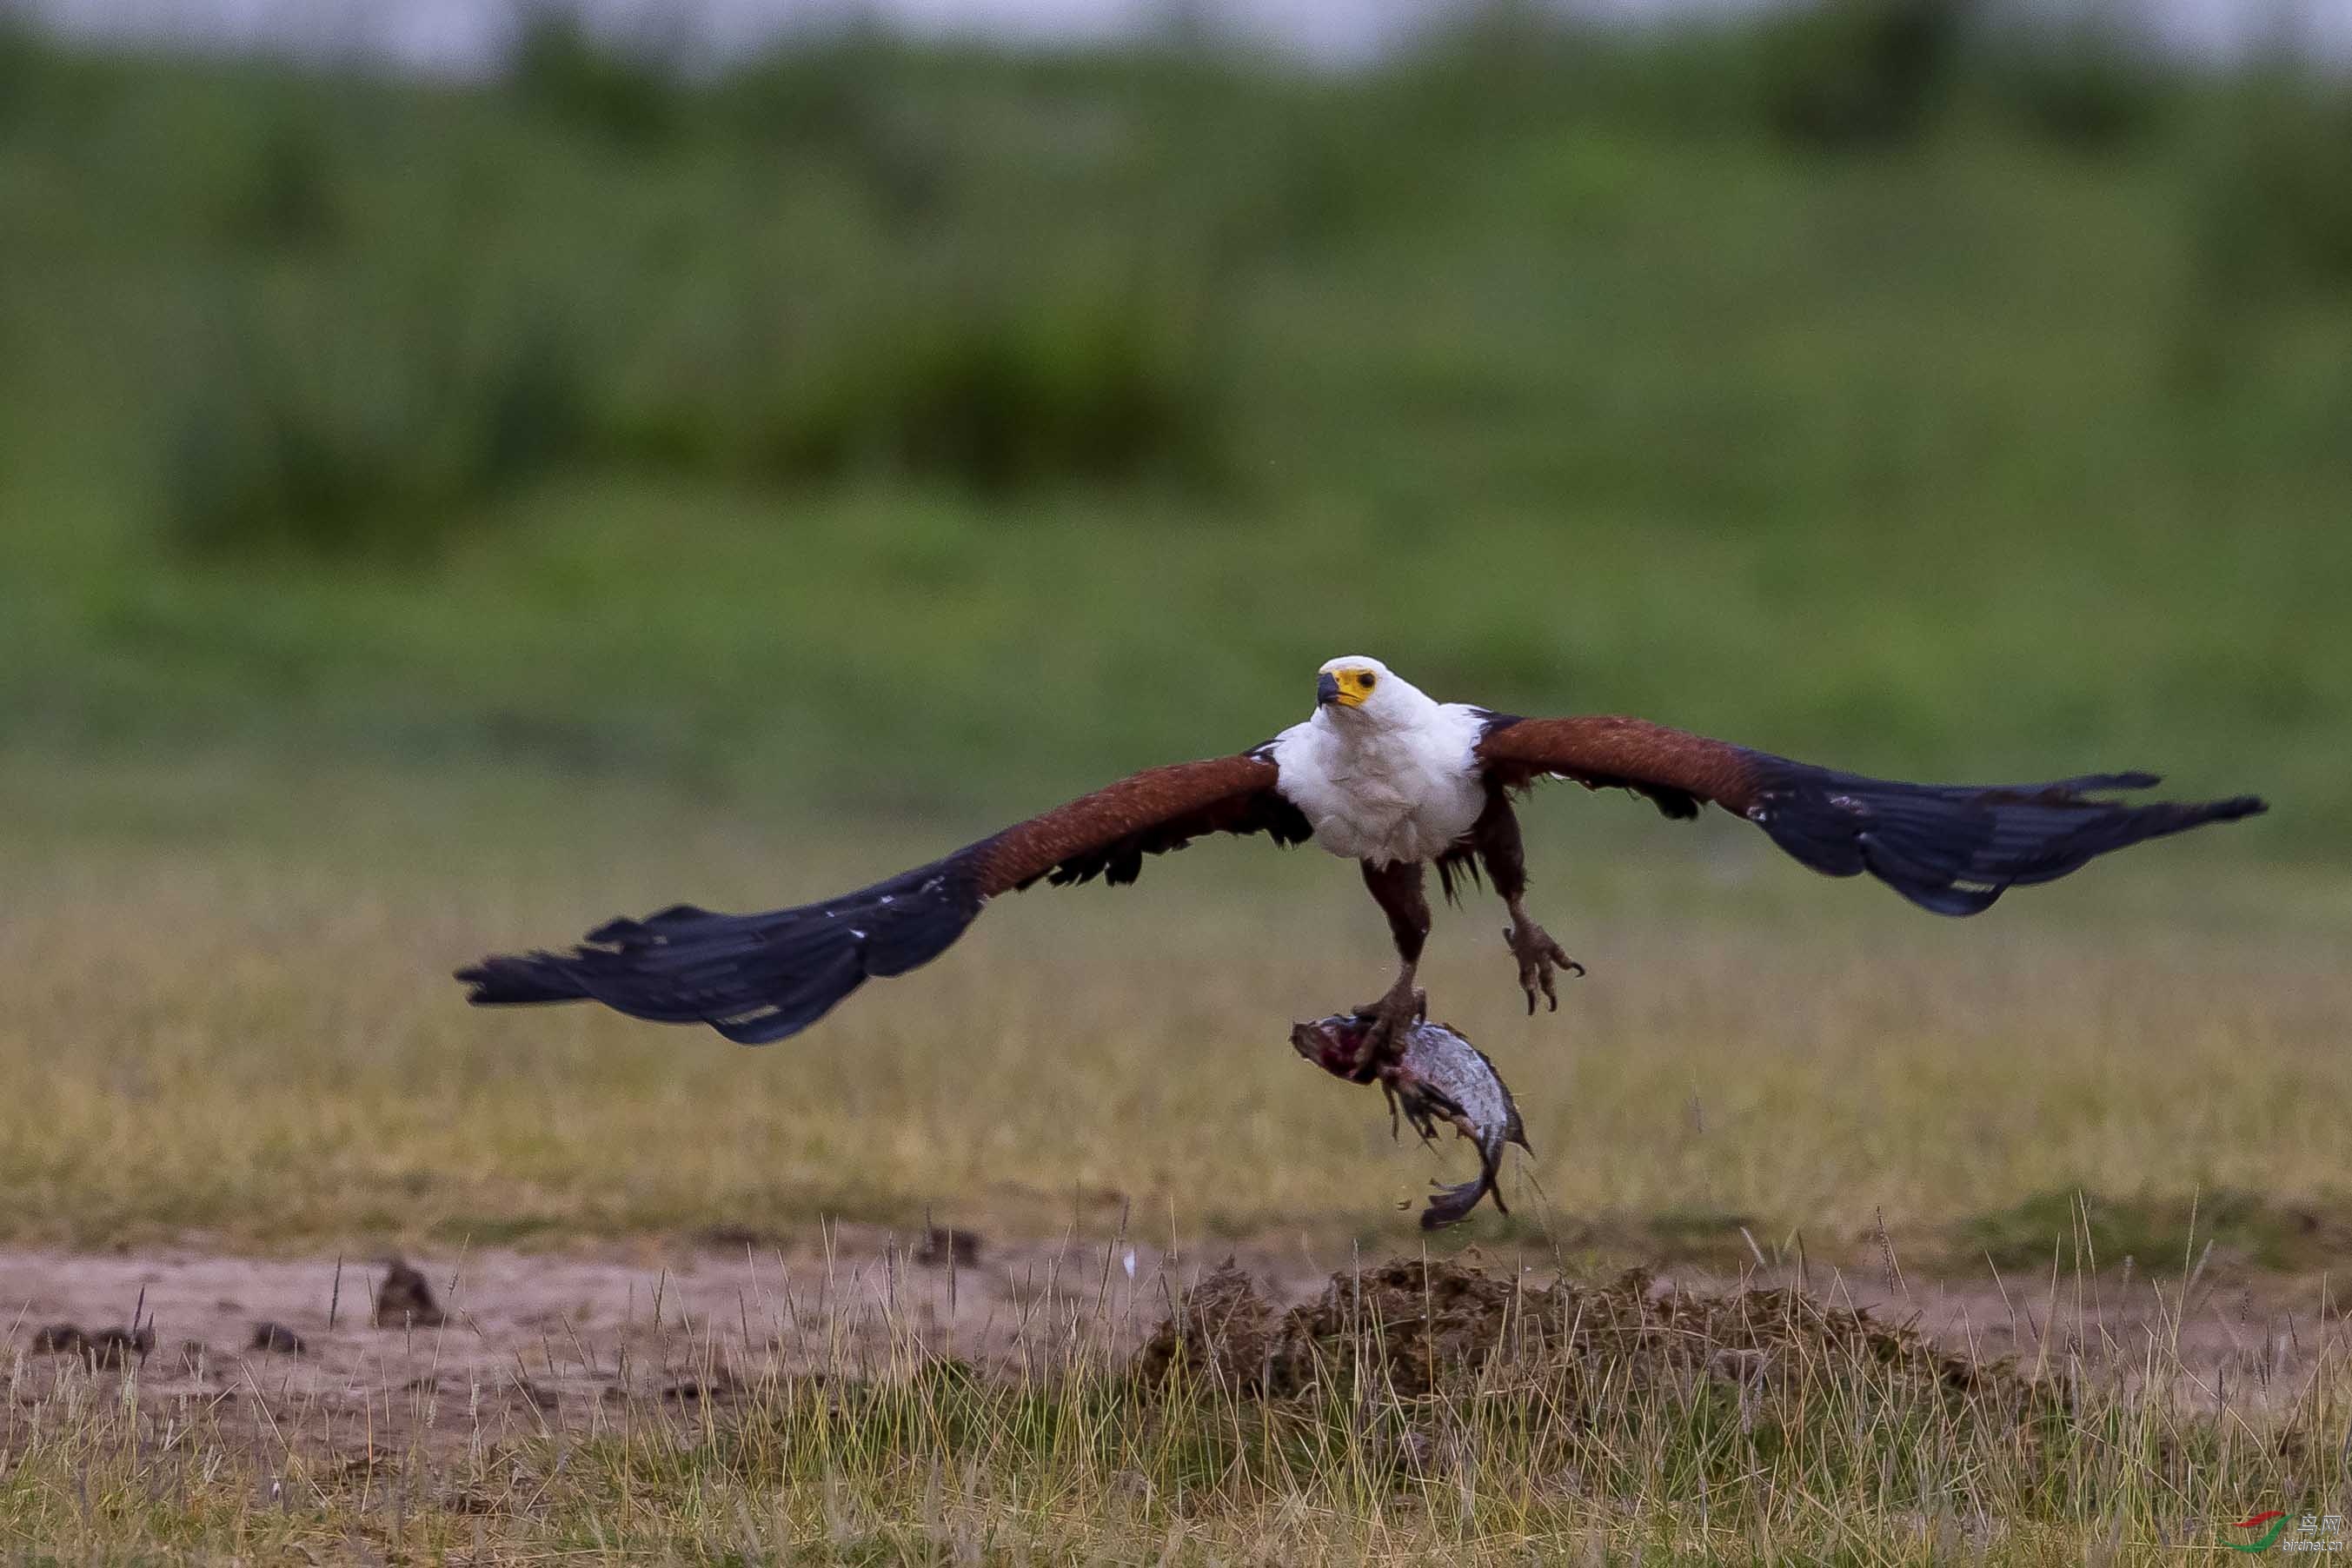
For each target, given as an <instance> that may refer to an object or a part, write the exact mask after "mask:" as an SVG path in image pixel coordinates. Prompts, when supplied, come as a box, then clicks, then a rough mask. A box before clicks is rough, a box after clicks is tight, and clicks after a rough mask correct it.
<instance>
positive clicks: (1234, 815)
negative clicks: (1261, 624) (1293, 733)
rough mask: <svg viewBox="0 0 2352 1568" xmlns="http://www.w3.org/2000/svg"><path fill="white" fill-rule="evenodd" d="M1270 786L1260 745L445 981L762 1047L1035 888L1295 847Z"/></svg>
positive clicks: (482, 999) (605, 930)
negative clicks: (1004, 898) (910, 860)
mask: <svg viewBox="0 0 2352 1568" xmlns="http://www.w3.org/2000/svg"><path fill="white" fill-rule="evenodd" d="M1277 776H1278V770H1277V769H1276V766H1275V764H1274V763H1272V762H1271V761H1269V760H1268V759H1267V757H1266V754H1265V748H1263V747H1261V748H1259V749H1258V750H1257V751H1255V752H1244V753H1242V754H1241V755H1239V756H1233V757H1213V758H1211V759H1209V760H1207V761H1204V762H1197V763H1174V764H1172V765H1171V766H1168V767H1164V768H1152V769H1149V770H1147V771H1146V772H1143V773H1136V774H1134V775H1132V776H1131V777H1129V778H1124V779H1121V780H1120V781H1119V782H1118V783H1117V784H1112V785H1110V786H1109V787H1108V788H1107V789H1099V790H1097V791H1095V792H1094V793H1093V794H1092V795H1081V796H1079V797H1078V798H1077V799H1076V800H1074V801H1071V802H1069V803H1068V804H1067V805H1060V806H1056V807H1055V809H1054V810H1052V811H1049V812H1047V813H1045V815H1044V816H1033V817H1031V818H1030V819H1029V820H1028V821H1026V822H1020V823H1015V824H1014V825H1013V826H1011V827H1008V828H1006V829H1004V830H1003V832H1001V833H996V834H992V835H991V836H990V837H986V838H983V839H982V840H980V841H979V842H978V843H976V844H969V845H966V846H965V847H963V848H961V849H959V850H957V851H956V852H955V853H954V854H952V855H949V856H946V857H945V858H941V859H938V860H934V861H932V862H931V863H930V864H929V865H928V866H918V867H917V868H914V869H913V870H911V871H903V872H901V873H899V874H898V876H895V877H892V878H890V879H887V881H881V882H877V883H875V884H874V885H873V886H872V887H870V888H861V889H858V890H857V891H856V892H854V893H845V894H843V895H842V896H841V897H839V898H835V899H826V900H821V901H819V902H817V903H813V904H803V905H801V906H799V907H798V908H796V909H789V910H771V911H769V912H767V913H765V914H752V915H727V914H713V913H711V912H710V911H709V910H700V909H697V908H695V907H694V906H693V905H691V904H679V905H677V906H675V907H674V908H671V909H667V910H662V911H661V912H660V913H658V914H653V915H648V916H646V918H645V919H643V920H616V921H610V922H608V923H606V924H604V925H602V926H599V927H598V928H597V929H596V930H594V931H590V932H589V933H588V935H587V936H586V938H584V939H583V942H582V943H581V944H580V945H579V946H577V947H574V948H573V949H572V950H571V951H570V952H562V953H554V952H531V953H523V954H520V955H514V956H508V957H492V958H486V959H484V960H482V961H481V962H480V963H476V964H473V965H470V966H469V967H467V968H465V969H461V970H459V971H458V972H457V978H458V979H459V980H461V981H463V982H465V984H467V985H468V986H470V987H471V988H472V989H471V991H470V993H469V994H468V995H467V1000H468V1001H471V1002H473V1003H475V1004H476V1005H486V1006H487V1005H503V1004H510V1003H527V1002H571V1001H583V1000H586V1001H596V1002H602V1003H604V1005H606V1006H608V1007H612V1008H615V1009H617V1010H619V1011H621V1012H623V1013H627V1014H629V1015H631V1016H635V1017H639V1018H650V1019H653V1020H655V1021H656V1022H659V1023H670V1024H691V1023H704V1024H709V1026H711V1027H712V1028H714V1029H717V1030H718V1031H719V1033H720V1034H722V1035H724V1036H726V1037H728V1038H729V1039H730V1040H735V1041H738V1042H740V1043H741V1044H744V1045H766V1044H768V1043H769V1042H771V1041H773V1040H781V1039H783V1038H784V1037H787V1036H790V1035H795V1034H798V1033H799V1032H800V1031H801V1030H803V1029H805V1028H807V1027H808V1026H810V1025H811V1024H814V1023H815V1022H816V1021H817V1020H818V1019H819V1018H821V1017H823V1016H824V1015H825V1014H826V1013H827V1012H828V1011H830V1010H831V1009H832V1007H833V1005H835V1003H837V1002H839V1001H840V1000H841V999H842V998H843V997H845V996H846V995H848V994H850V993H851V992H852V991H855V990H856V989H857V987H858V986H859V985H861V984H865V982H866V977H867V976H869V975H876V974H903V973H906V972H907V971H908V970H909V969H912V968H914V967H915V966H916V965H917V964H919V963H928V962H929V960H931V959H933V958H936V957H938V956H939V955H940V952H944V951H945V950H946V949H947V947H948V946H949V944H950V943H951V942H954V941H955V940H956V938H958V937H960V936H961V935H962V934H963V932H964V928H965V927H967V926H969V925H970V924H971V922H972V919H973V917H975V916H976V915H978V914H979V913H980V910H981V906H982V905H983V904H985V903H986V902H987V901H988V900H990V899H992V898H994V897H995V896H996V895H997V894H999V893H1004V892H1011V891H1013V890H1015V889H1021V888H1025V887H1027V886H1029V885H1030V884H1031V883H1032V882H1034V881H1036V880H1037V879H1039V878H1041V877H1042V878H1045V879H1047V880H1049V881H1051V882H1053V883H1055V885H1057V886H1058V885H1061V884H1064V883H1068V882H1084V881H1087V880H1089V879H1092V878H1095V877H1097V876H1099V877H1101V878H1102V879H1104V880H1105V881H1107V882H1111V883H1121V882H1132V881H1133V880H1135V879H1136V877H1137V876H1138V875H1139V872H1140V870H1141V868H1142V863H1143V857H1144V856H1146V855H1158V854H1161V853H1164V852H1166V851H1168V850H1171V849H1181V848H1182V847H1184V846H1185V845H1186V844H1187V843H1189V842H1191V841H1192V839H1194V838H1197V837H1201V836H1202V835H1203V834H1209V833H1243V834H1246V833H1266V834H1270V835H1272V836H1273V837H1274V838H1275V840H1276V842H1277V843H1281V844H1297V843H1300V842H1303V841H1304V840H1306V839H1307V837H1311V831H1312V830H1311V829H1310V828H1309V827H1308V826H1307V819H1306V818H1305V817H1304V816H1301V815H1300V814H1299V811H1298V808H1297V806H1294V805H1291V804H1290V803H1289V802H1288V801H1287V800H1285V799H1284V798H1283V797H1282V795H1279V794H1278V793H1276V789H1275V787H1274V785H1275V781H1276V777H1277Z"/></svg>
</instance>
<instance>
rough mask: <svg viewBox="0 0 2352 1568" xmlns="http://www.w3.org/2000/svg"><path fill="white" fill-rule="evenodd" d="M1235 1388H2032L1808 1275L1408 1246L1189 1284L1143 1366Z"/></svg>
mask: <svg viewBox="0 0 2352 1568" xmlns="http://www.w3.org/2000/svg"><path fill="white" fill-rule="evenodd" d="M1180 1365H1181V1366H1184V1367H1186V1368H1187V1369H1189V1370H1190V1371H1191V1372H1192V1374H1193V1375H1196V1376H1198V1375H1206V1376H1209V1377H1212V1378H1214V1379H1216V1380H1218V1381H1219V1382H1221V1383H1223V1384H1225V1385H1227V1386H1231V1387H1233V1388H1234V1389H1235V1390H1237V1391H1238V1392H1241V1393H1244V1394H1259V1395H1264V1396H1266V1397H1269V1398H1275V1399H1285V1398H1293V1397H1297V1396H1298V1395H1301V1394H1307V1393H1309V1392H1310V1391H1312V1390H1314V1389H1316V1388H1317V1387H1318V1386H1319V1385H1325V1384H1338V1385H1342V1386H1349V1387H1360V1386H1362V1385H1364V1384H1371V1385H1373V1386H1376V1387H1379V1388H1381V1389H1382V1390H1384V1391H1385V1392H1387V1393H1389V1394H1393V1395H1395V1396H1398V1397H1402V1398H1408V1399H1410V1398H1419V1397H1423V1396H1427V1395H1432V1394H1456V1393H1467V1392H1470V1391H1472V1390H1474V1389H1495V1388H1501V1387H1511V1386H1541V1387H1544V1388H1547V1389H1553V1390H1559V1391H1560V1392H1563V1393H1567V1394H1576V1393H1578V1392H1580V1391H1594V1392H1597V1391H1600V1390H1603V1389H1612V1388H1613V1389H1627V1388H1642V1387H1654V1386H1658V1385H1660V1384H1675V1385H1684V1386H1686V1385H1688V1384H1691V1383H1692V1382H1693V1381H1694V1380H1697V1379H1707V1380H1712V1381H1715V1382H1718V1383H1722V1384H1728V1385H1732V1386H1735V1387H1738V1388H1740V1389H1741V1390H1743V1391H1748V1390H1758V1389H1768V1388H1771V1387H1776V1386H1786V1385H1789V1384H1795V1383H1801V1382H1803V1381H1806V1380H1808V1379H1811V1378H1818V1377H1837V1376H1851V1375H1853V1374H1854V1373H1856V1372H1858V1371H1867V1372H1869V1373H1872V1374H1873V1375H1874V1376H1876V1377H1878V1378H1881V1379H1885V1380H1888V1381H1897V1382H1903V1383H1908V1384H1914V1385H1916V1386H1921V1387H1927V1386H1935V1387H1940V1388H1943V1389H1948V1390H1952V1391H1957V1392H1962V1393H1967V1394H1972V1395H1980V1394H2014V1395H2017V1396H2020V1397H2022V1396H2023V1395H2024V1394H2027V1393H2029V1392H2030V1391H2031V1390H2032V1384H2031V1382H2030V1381H2029V1380H2028V1379H2026V1378H2025V1377H2023V1376H2022V1375H2021V1374H2020V1373H2018V1372H2017V1371H2016V1370H2015V1369H2014V1368H2013V1367H2012V1366H2011V1364H2010V1363H2007V1362H2005V1361H2004V1362H1998V1363H1976V1362H1971V1361H1969V1360H1967V1359H1966V1358H1964V1357H1960V1356H1955V1355H1950V1354H1947V1353H1945V1352H1941V1351H1939V1350H1937V1348H1936V1346H1935V1345H1933V1344H1932V1343H1930V1342H1927V1340H1926V1339H1925V1338H1923V1337H1922V1336H1921V1335H1919V1334H1918V1332H1917V1331H1916V1330H1914V1329H1912V1328H1910V1327H1908V1326H1907V1325H1890V1324H1885V1323H1880V1322H1877V1321H1874V1320H1873V1319H1872V1318H1871V1317H1870V1316H1869V1315H1868V1314H1867V1313H1865V1312H1861V1311H1855V1310H1849V1309H1844V1308H1838V1307H1831V1306H1828V1305H1825V1304H1823V1303H1822V1302H1821V1301H1819V1300H1815V1299H1814V1298H1812V1297H1811V1296H1808V1295H1806V1294H1804V1293H1802V1292H1801V1291H1796V1290H1786V1289H1773V1290H1741V1291H1736V1292H1733V1293H1730V1294H1727V1295H1718V1296H1708V1295H1698V1294H1694V1293H1691V1292H1688V1291H1684V1290H1681V1289H1675V1288H1673V1287H1670V1286H1665V1285H1662V1284H1660V1283H1659V1282H1658V1281H1656V1280H1654V1279H1653V1278H1652V1277H1651V1276H1650V1275H1649V1274H1648V1273H1646V1272H1645V1271H1643V1270H1640V1269H1635V1270H1633V1271H1631V1272H1628V1273H1626V1274H1624V1275H1622V1276H1621V1277H1620V1278H1618V1279H1616V1280H1614V1281H1612V1282H1611V1283H1609V1284H1606V1285H1582V1284H1576V1283H1573V1282H1570V1281H1566V1280H1563V1281H1561V1282H1559V1283H1558V1284H1555V1285H1551V1286H1549V1287H1545V1288H1541V1289H1531V1288H1528V1287H1527V1286H1526V1285H1524V1284H1523V1283H1521V1282H1520V1281H1517V1280H1515V1279H1496V1277H1494V1276H1492V1275H1489V1274H1486V1273H1484V1272H1483V1271H1481V1270H1479V1269H1477V1268H1472V1267H1468V1266H1466V1265H1465V1264H1461V1263H1455V1262H1423V1261H1422V1260H1420V1259H1414V1258H1400V1259H1397V1260H1394V1261H1392V1262H1389V1263H1385V1264H1382V1265H1381V1266H1380V1267H1378V1268H1371V1269H1367V1270H1365V1271H1363V1272H1361V1273H1357V1274H1335V1275H1333V1276H1332V1277H1331V1280H1330V1283H1329V1284H1328V1285H1327V1286H1326V1287H1325V1288H1324V1290H1323V1293H1322V1295H1321V1296H1320V1297H1319V1298H1318V1299H1317V1300H1313V1301H1310V1302H1308V1303H1307V1304H1306V1305H1304V1306H1300V1307H1295V1308H1293V1309H1291V1310H1289V1311H1287V1312H1284V1311H1279V1310H1276V1308H1275V1307H1274V1306H1273V1304H1272V1303H1270V1302H1268V1301H1267V1300H1266V1299H1265V1296H1264V1295H1263V1294H1262V1293H1261V1292H1260V1291H1259V1290H1258V1289H1257V1287H1256V1286H1255V1284H1254V1283H1253V1282H1252V1281H1251V1279H1249V1277H1248V1275H1247V1274H1245V1273H1244V1272H1243V1271H1242V1270H1240V1269H1237V1268H1234V1267H1233V1266H1232V1265H1231V1264H1230V1263H1229V1264H1227V1265H1226V1266H1225V1267H1224V1268H1221V1269H1218V1270H1217V1271H1216V1272H1214V1273H1213V1274H1211V1275H1210V1276H1208V1278H1206V1279H1203V1280H1202V1282H1201V1283H1200V1284H1199V1285H1198V1286H1196V1287H1195V1288H1194V1289H1192V1290H1190V1291H1188V1292H1187V1293H1186V1294H1185V1296H1184V1298H1183V1300H1181V1302H1179V1303H1178V1305H1177V1308H1176V1310H1175V1311H1174V1312H1173V1313H1172V1314H1171V1316H1170V1317H1169V1319H1168V1321H1166V1322H1164V1323H1162V1324H1161V1325H1160V1328H1159V1330H1158V1331H1155V1332H1154V1333H1153V1334H1152V1336H1151V1338H1150V1340H1149V1341H1147V1342H1145V1343H1144V1345H1143V1347H1142V1349H1141V1350H1140V1351H1139V1352H1137V1355H1136V1359H1135V1362H1134V1363H1133V1368H1134V1371H1135V1372H1136V1373H1138V1374H1139V1375H1140V1376H1141V1377H1142V1378H1143V1379H1144V1380H1146V1381H1147V1382H1157V1381H1159V1380H1161V1379H1164V1378H1165V1377H1167V1376H1168V1375H1169V1374H1170V1373H1171V1372H1172V1371H1173V1370H1174V1369H1175V1368H1177V1367H1178V1366H1180Z"/></svg>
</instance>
